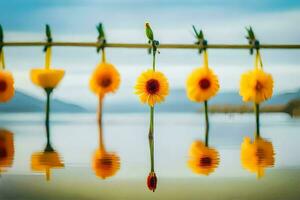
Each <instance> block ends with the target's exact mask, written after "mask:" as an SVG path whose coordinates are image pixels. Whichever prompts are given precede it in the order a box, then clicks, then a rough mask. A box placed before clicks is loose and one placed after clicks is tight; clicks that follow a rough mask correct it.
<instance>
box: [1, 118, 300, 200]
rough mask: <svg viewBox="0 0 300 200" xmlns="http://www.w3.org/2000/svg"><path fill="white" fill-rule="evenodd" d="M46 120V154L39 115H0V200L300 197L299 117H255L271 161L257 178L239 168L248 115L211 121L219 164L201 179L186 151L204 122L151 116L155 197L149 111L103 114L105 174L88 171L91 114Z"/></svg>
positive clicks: (93, 140)
mask: <svg viewBox="0 0 300 200" xmlns="http://www.w3.org/2000/svg"><path fill="white" fill-rule="evenodd" d="M51 117H52V119H51V120H52V122H51V134H50V138H51V144H52V147H53V149H54V150H55V152H56V153H52V154H48V155H46V156H45V155H43V151H44V149H45V147H46V131H45V127H44V122H43V115H42V114H5V115H4V114H3V115H1V116H0V128H1V129H2V130H1V134H0V136H1V137H0V145H1V151H0V153H1V159H0V174H1V176H0V199H142V198H145V199H166V198H168V199H170V198H171V199H299V198H300V157H299V152H300V145H299V143H300V134H299V130H300V119H291V118H290V117H289V116H287V115H284V114H276V115H271V114H262V115H261V121H262V122H261V136H262V138H264V139H265V141H266V142H267V143H268V144H271V147H272V150H273V151H274V153H275V156H274V160H273V162H272V163H267V162H266V163H260V161H258V162H259V163H258V164H261V166H265V167H262V168H261V169H263V170H262V171H264V176H262V174H261V173H260V174H261V177H260V178H259V175H258V173H256V172H253V171H252V172H251V171H249V169H248V170H247V169H245V168H244V167H243V164H242V162H241V144H242V142H243V140H244V138H245V137H247V136H249V137H250V138H251V139H253V138H254V137H253V136H254V130H255V121H254V116H253V115H248V114H247V115H246V114H245V115H239V114H234V115H223V114H214V115H211V116H210V119H211V130H210V137H209V146H210V147H213V148H215V150H217V152H218V153H219V157H220V161H219V165H218V166H217V167H216V169H215V170H214V172H212V173H210V174H209V175H208V176H206V175H202V174H195V173H193V171H192V170H191V169H190V168H189V167H188V164H187V162H188V160H189V148H190V145H191V144H192V143H193V142H194V141H196V140H204V123H203V119H204V118H203V116H202V115H201V114H174V113H172V114H167V113H156V116H155V130H154V131H155V138H154V139H155V172H156V174H157V177H158V184H157V189H156V191H155V192H154V193H153V192H151V191H149V190H148V188H147V185H146V179H147V176H148V174H149V171H150V155H149V143H148V121H149V120H148V117H149V116H148V114H147V113H141V114H104V125H103V133H102V134H103V140H102V142H103V145H104V147H105V152H106V153H107V155H113V161H111V160H106V161H105V163H104V166H107V165H109V166H110V164H112V163H111V162H113V163H114V165H113V167H111V166H110V167H109V168H110V170H112V169H111V168H113V170H112V172H111V173H109V172H107V171H106V173H105V172H97V171H95V168H94V167H93V163H94V162H93V159H95V155H94V154H95V151H96V150H97V149H99V145H100V141H99V128H98V126H97V123H96V116H95V115H92V114H54V115H52V116H51ZM269 146H270V145H269ZM259 152H260V150H259ZM263 156H265V155H263ZM262 162H263V161H262ZM102 164H103V163H102ZM104 170H105V169H104ZM106 170H107V169H106ZM101 176H102V177H101ZM103 178H104V179H103Z"/></svg>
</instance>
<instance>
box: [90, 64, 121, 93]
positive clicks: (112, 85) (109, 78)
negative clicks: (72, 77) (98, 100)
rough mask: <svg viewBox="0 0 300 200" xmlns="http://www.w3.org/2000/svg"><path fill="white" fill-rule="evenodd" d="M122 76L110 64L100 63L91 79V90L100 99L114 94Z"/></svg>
mask: <svg viewBox="0 0 300 200" xmlns="http://www.w3.org/2000/svg"><path fill="white" fill-rule="evenodd" d="M120 81H121V78H120V74H119V72H118V70H117V69H116V68H115V67H114V66H113V65H112V64H109V63H106V62H102V63H100V64H99V65H98V66H97V68H96V69H95V71H94V72H93V74H92V76H91V79H90V89H91V91H92V92H94V93H95V94H97V95H99V96H100V97H104V95H105V94H107V93H110V92H112V93H114V92H115V91H116V90H117V89H118V88H119V85H120Z"/></svg>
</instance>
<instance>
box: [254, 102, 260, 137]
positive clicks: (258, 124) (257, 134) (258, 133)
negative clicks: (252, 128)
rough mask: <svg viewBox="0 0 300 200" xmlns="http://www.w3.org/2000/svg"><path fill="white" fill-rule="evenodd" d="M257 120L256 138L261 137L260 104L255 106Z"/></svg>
mask: <svg viewBox="0 0 300 200" xmlns="http://www.w3.org/2000/svg"><path fill="white" fill-rule="evenodd" d="M255 120H256V137H257V138H258V137H260V132H259V126H260V123H259V104H258V103H256V104H255Z"/></svg>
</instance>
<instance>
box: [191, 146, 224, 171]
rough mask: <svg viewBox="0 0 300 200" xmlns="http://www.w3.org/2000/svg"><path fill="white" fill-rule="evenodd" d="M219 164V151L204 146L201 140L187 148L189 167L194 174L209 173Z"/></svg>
mask: <svg viewBox="0 0 300 200" xmlns="http://www.w3.org/2000/svg"><path fill="white" fill-rule="evenodd" d="M218 165H219V153H218V151H217V150H215V149H214V148H210V147H207V146H205V144H204V143H203V142H202V141H199V140H198V141H195V142H193V143H192V145H191V147H190V150H189V160H188V166H189V168H190V169H191V170H192V171H193V172H194V173H196V174H203V175H209V174H210V173H212V172H214V171H215V169H216V168H217V167H218Z"/></svg>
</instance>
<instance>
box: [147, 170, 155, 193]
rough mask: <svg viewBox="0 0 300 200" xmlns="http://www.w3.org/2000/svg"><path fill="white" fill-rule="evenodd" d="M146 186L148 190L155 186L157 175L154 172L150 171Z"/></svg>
mask: <svg viewBox="0 0 300 200" xmlns="http://www.w3.org/2000/svg"><path fill="white" fill-rule="evenodd" d="M147 186H148V188H149V190H151V191H153V192H154V191H155V190H156V186H157V177H156V174H155V172H150V173H149V175H148V178H147Z"/></svg>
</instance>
